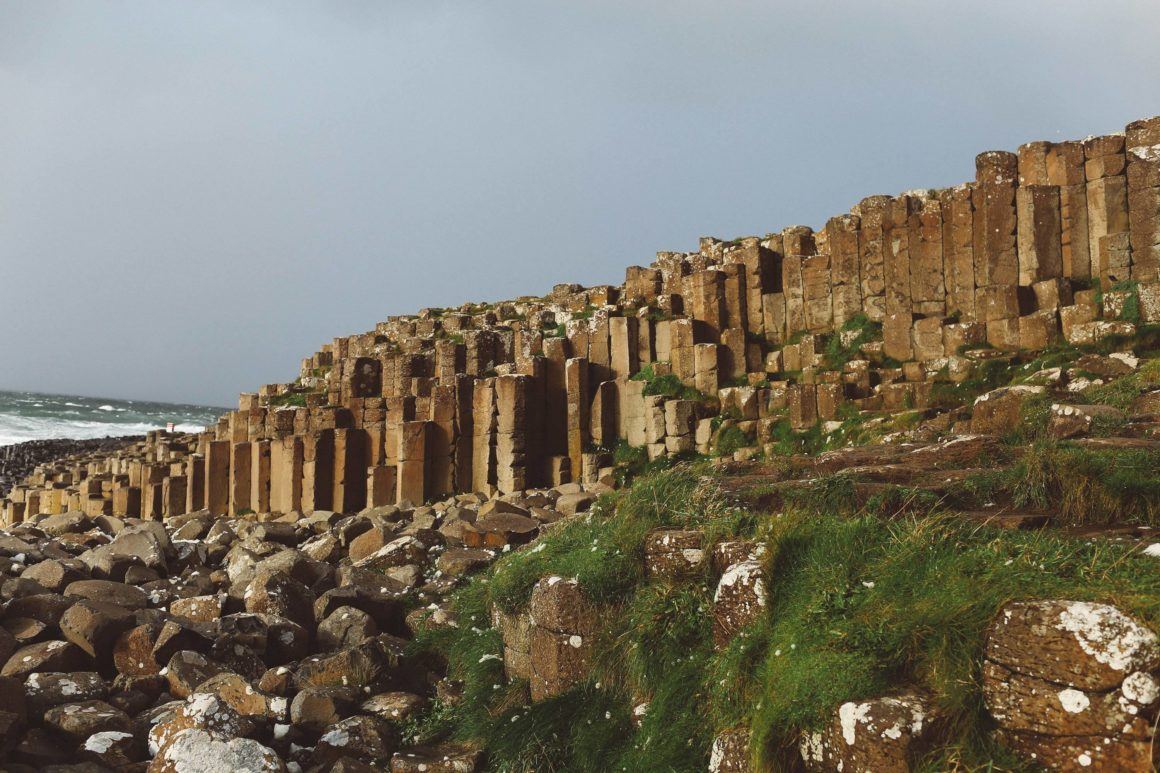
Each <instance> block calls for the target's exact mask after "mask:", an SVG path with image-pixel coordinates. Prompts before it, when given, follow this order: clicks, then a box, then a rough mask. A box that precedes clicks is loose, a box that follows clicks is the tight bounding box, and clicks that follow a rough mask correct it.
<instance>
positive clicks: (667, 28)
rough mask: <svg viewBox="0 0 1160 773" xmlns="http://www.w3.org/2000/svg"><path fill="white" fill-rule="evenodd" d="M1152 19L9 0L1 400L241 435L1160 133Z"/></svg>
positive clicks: (420, 1) (1, 57)
mask: <svg viewBox="0 0 1160 773" xmlns="http://www.w3.org/2000/svg"><path fill="white" fill-rule="evenodd" d="M1158 33H1160V3H1157V2H1156V1H1155V0H1135V1H1130V0H1104V1H1103V2H1101V3H1099V4H1098V5H1097V4H1093V3H1090V2H1069V1H1068V0H1055V1H1054V2H1046V1H1044V2H1039V1H1038V0H1002V1H1001V2H991V1H989V0H982V1H980V0H974V1H973V2H969V3H965V2H938V1H935V0H921V1H919V0H889V2H885V1H883V2H876V1H875V0H861V2H840V3H839V2H802V3H793V4H790V3H774V2H765V3H759V2H744V1H742V0H704V1H694V0H655V1H653V2H645V1H644V0H571V1H569V2H556V1H554V0H526V1H524V2H510V1H508V0H488V2H467V1H466V0H464V1H463V2H442V1H441V0H416V1H415V2H406V3H404V2H390V1H389V0H383V1H381V2H371V1H370V0H365V1H364V2H354V1H348V2H340V1H339V0H333V1H332V2H312V3H308V2H289V1H288V0H278V1H277V2H275V1H274V0H269V1H268V2H257V1H251V0H220V1H219V2H211V1H207V0H198V2H185V1H183V2H176V1H173V0H140V1H139V2H116V1H115V0H107V1H105V2H94V1H92V0H74V1H73V2H53V1H52V0H27V1H24V0H0V363H2V364H0V388H22V389H36V390H42V391H53V392H77V393H82V394H92V395H100V396H111V397H130V398H151V399H156V400H173V401H190V402H203V403H210V404H226V405H228V404H232V403H233V401H234V399H235V396H236V393H237V392H239V391H242V390H250V389H253V388H255V387H256V386H257V385H259V384H261V383H266V382H271V381H278V380H286V379H289V378H292V377H293V376H294V375H295V373H296V371H297V363H298V361H299V359H300V358H301V357H303V356H305V355H308V354H310V353H311V352H313V351H314V350H315V349H316V348H317V347H318V346H319V345H320V344H322V343H324V342H326V341H329V340H330V339H331V338H333V337H334V336H336V335H342V334H349V333H354V332H360V331H363V330H366V329H369V328H371V327H372V326H373V325H374V323H375V322H376V321H377V320H379V319H382V318H385V317H386V316H387V315H389V314H396V313H405V312H410V311H414V310H416V309H418V308H420V307H422V306H425V305H453V304H459V303H461V302H463V301H466V300H488V299H492V300H494V299H497V298H501V297H511V296H514V295H518V294H524V293H542V292H544V291H546V290H547V289H549V288H550V287H551V285H552V284H554V283H557V282H565V281H578V282H583V283H586V284H595V283H601V282H618V281H620V280H621V279H622V278H623V270H624V267H625V266H626V265H630V264H647V263H648V262H649V261H650V260H651V259H652V256H653V253H654V252H655V251H657V250H660V249H691V248H693V247H694V245H695V243H696V238H697V236H699V235H701V234H716V235H719V236H723V237H732V236H738V235H744V234H750V233H765V232H768V231H770V230H774V229H777V228H780V227H782V226H785V225H790V224H794V223H805V224H809V225H814V226H819V225H821V224H822V223H823V222H824V219H825V218H826V217H828V216H830V215H832V214H836V213H838V212H842V211H845V210H847V209H848V208H849V207H850V206H851V205H852V204H854V203H855V202H856V201H857V200H858V199H859V198H861V197H862V196H865V195H868V194H872V193H894V192H898V191H900V190H904V189H908V188H915V187H923V186H941V185H947V184H952V183H957V182H961V181H963V180H966V179H969V178H970V177H971V176H972V175H973V171H974V170H973V163H972V159H973V158H974V155H975V153H977V152H979V151H982V150H987V149H992V148H1009V149H1014V148H1015V146H1016V145H1018V144H1019V143H1021V142H1024V141H1027V140H1031V139H1053V138H1060V139H1062V138H1075V137H1082V136H1084V135H1086V134H1089V133H1101V132H1109V131H1117V130H1119V129H1121V128H1122V127H1123V125H1124V123H1126V122H1127V121H1129V120H1131V119H1134V118H1139V117H1143V116H1146V115H1152V114H1156V113H1160V77H1158V75H1160V46H1158V45H1157V44H1156V40H1157V39H1158Z"/></svg>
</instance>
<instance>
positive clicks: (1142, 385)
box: [1081, 359, 1160, 411]
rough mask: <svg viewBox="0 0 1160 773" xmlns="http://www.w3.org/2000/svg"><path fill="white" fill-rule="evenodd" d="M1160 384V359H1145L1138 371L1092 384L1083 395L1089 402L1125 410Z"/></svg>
mask: <svg viewBox="0 0 1160 773" xmlns="http://www.w3.org/2000/svg"><path fill="white" fill-rule="evenodd" d="M1158 385H1160V359H1153V360H1144V361H1143V362H1141V363H1140V368H1139V370H1137V371H1136V372H1134V373H1129V374H1128V375H1126V376H1121V377H1120V378H1117V379H1115V380H1114V381H1110V382H1108V383H1106V384H1099V385H1097V386H1090V387H1088V388H1087V389H1085V390H1083V392H1082V395H1081V396H1082V397H1083V399H1084V400H1085V401H1086V402H1088V403H1093V404H1098V405H1110V406H1112V407H1113V408H1119V409H1120V410H1121V411H1124V410H1127V409H1128V408H1129V407H1130V406H1131V405H1132V402H1133V401H1134V400H1135V399H1136V398H1137V397H1139V396H1140V395H1141V394H1143V393H1144V392H1147V391H1149V390H1152V389H1155V388H1156V387H1157V386H1158Z"/></svg>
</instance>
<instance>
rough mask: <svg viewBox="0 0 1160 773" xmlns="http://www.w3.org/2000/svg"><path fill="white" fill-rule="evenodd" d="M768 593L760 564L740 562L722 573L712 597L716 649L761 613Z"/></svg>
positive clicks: (752, 561)
mask: <svg viewBox="0 0 1160 773" xmlns="http://www.w3.org/2000/svg"><path fill="white" fill-rule="evenodd" d="M767 593H768V592H767V590H766V585H765V570H764V569H763V568H762V566H761V562H759V561H754V560H747V561H741V562H740V563H736V564H733V565H732V566H730V567H729V568H728V569H726V570H725V573H724V574H722V575H721V580H720V581H719V582H718V583H717V590H716V592H715V593H714V594H713V644H714V645H715V646H716V647H717V648H718V649H720V648H722V647H725V646H726V645H727V644H728V643H729V642H730V641H732V639H733V637H734V636H736V635H737V634H738V633H739V632H740V631H741V630H742V629H743V628H745V627H746V626H748V625H750V624H751V623H753V622H754V621H755V620H757V618H758V617H759V616H760V615H761V614H762V613H764V611H765V604H766V599H767Z"/></svg>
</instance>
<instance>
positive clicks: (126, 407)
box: [0, 392, 222, 446]
mask: <svg viewBox="0 0 1160 773" xmlns="http://www.w3.org/2000/svg"><path fill="white" fill-rule="evenodd" d="M221 413H222V410H221V409H215V408H208V407H202V406H196V405H167V404H163V403H141V402H138V403H137V404H133V403H129V402H128V401H120V400H91V399H89V398H85V397H76V396H70V397H69V398H68V399H65V398H64V397H63V396H57V395H38V394H35V393H27V392H25V393H12V392H0V446H4V445H10V444H12V443H23V442H25V441H29V440H45V439H50V438H71V439H76V440H86V439H91V438H102V437H117V436H124V435H142V434H144V433H146V432H149V431H150V430H155V429H164V428H165V425H166V424H168V423H169V422H173V423H174V424H175V425H176V429H177V431H178V432H200V431H201V430H202V429H203V428H204V427H205V426H207V425H209V424H212V423H214V422H216V421H217V417H218V416H219V415H220V414H221Z"/></svg>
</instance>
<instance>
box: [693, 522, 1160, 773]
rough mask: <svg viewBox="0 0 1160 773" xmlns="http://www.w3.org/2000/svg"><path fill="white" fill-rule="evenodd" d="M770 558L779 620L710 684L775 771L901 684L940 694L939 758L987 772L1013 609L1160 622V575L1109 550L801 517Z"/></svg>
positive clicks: (725, 719)
mask: <svg viewBox="0 0 1160 773" xmlns="http://www.w3.org/2000/svg"><path fill="white" fill-rule="evenodd" d="M769 544H770V546H771V554H770V556H769V559H768V569H767V576H768V577H770V578H772V581H771V584H770V585H771V590H770V593H771V599H770V603H769V606H768V609H769V612H768V615H767V616H766V617H765V618H763V619H762V620H761V621H760V622H759V623H758V624H756V625H755V626H754V628H753V629H752V630H751V631H749V635H748V636H746V637H745V638H739V639H736V640H734V642H733V644H732V645H731V646H730V647H729V648H728V650H727V651H726V653H725V654H724V655H723V656H722V657H721V658H720V660H719V661H718V663H717V664H716V665H717V669H716V671H715V673H714V676H713V680H712V684H713V686H714V691H715V694H716V698H717V699H716V700H715V701H714V704H713V705H714V706H715V707H716V712H717V713H716V719H717V723H718V725H719V726H728V725H731V724H748V725H749V726H750V728H751V731H752V733H753V736H754V740H755V742H756V743H755V745H756V747H757V748H758V751H759V754H761V755H763V756H764V760H765V762H766V764H772V763H775V762H776V761H779V760H780V761H782V762H784V761H785V760H786V759H787V758H788V757H790V756H792V754H793V747H794V745H795V743H796V740H797V733H798V732H799V731H800V730H801V729H803V728H817V727H820V726H821V725H822V724H824V723H825V722H826V721H827V720H828V718H829V717H831V716H832V711H833V710H834V707H835V706H837V705H838V704H840V703H842V702H844V701H847V700H855V699H862V698H869V697H874V696H876V695H879V694H882V693H883V692H885V691H886V690H887V689H889V688H890V687H892V686H898V685H903V684H918V685H921V686H923V687H925V688H926V689H928V690H930V691H931V692H932V694H933V695H934V697H935V700H936V702H937V704H938V706H939V708H940V710H941V711H942V712H944V714H945V716H946V719H947V727H948V730H947V733H948V739H947V740H948V742H949V749H945V750H944V751H943V752H942V753H940V754H939V755H936V756H942V757H945V756H946V755H948V754H953V755H955V756H956V757H957V758H959V759H961V760H964V761H966V762H967V763H969V764H970V765H982V764H985V763H986V762H988V761H989V760H991V759H992V758H993V756H994V755H995V754H996V752H995V750H994V748H993V747H991V745H990V744H989V743H988V742H987V741H986V735H987V732H986V731H987V730H988V721H987V718H986V714H985V711H984V710H983V707H982V697H981V691H980V674H979V668H980V664H981V656H982V647H983V642H984V635H985V631H986V628H987V626H988V625H989V623H990V622H991V620H992V619H993V617H994V616H995V614H996V613H997V612H998V610H999V609H1000V608H1001V607H1002V605H1003V604H1004V603H1005V602H1007V601H1008V600H1011V599H1016V598H1050V597H1062V598H1077V599H1088V600H1102V601H1112V602H1114V603H1117V604H1119V605H1121V606H1122V607H1123V608H1124V609H1126V610H1128V611H1130V612H1134V613H1136V614H1139V615H1141V616H1143V617H1144V618H1145V620H1147V621H1149V622H1152V623H1153V624H1155V623H1156V622H1157V621H1158V620H1160V573H1156V572H1155V571H1150V569H1151V567H1150V565H1147V564H1146V562H1145V560H1144V559H1143V558H1140V557H1131V556H1128V555H1126V551H1124V549H1123V548H1120V547H1117V546H1115V545H1112V544H1110V543H1104V542H1100V543H1088V542H1081V541H1076V540H1067V539H1062V538H1058V537H1053V536H1051V535H1049V534H1046V533H1027V532H1013V531H1001V530H993V529H988V528H983V527H976V526H971V525H969V524H966V523H963V522H961V521H955V520H950V519H940V518H937V517H929V518H907V519H903V520H899V521H893V522H890V523H883V522H882V521H880V520H878V519H876V518H855V519H846V518H840V517H835V516H832V515H826V514H824V513H823V514H819V513H809V512H805V511H799V512H791V513H789V514H786V515H783V516H782V517H781V518H780V519H778V522H777V523H776V524H775V525H774V526H773V527H772V528H771V531H770V534H769ZM933 767H934V768H935V769H945V768H941V767H940V766H939V765H938V764H934V765H933Z"/></svg>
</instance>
